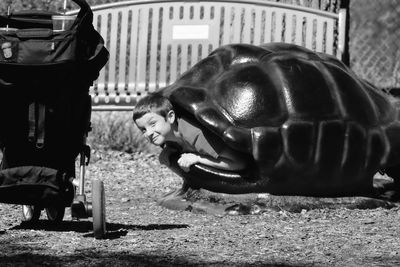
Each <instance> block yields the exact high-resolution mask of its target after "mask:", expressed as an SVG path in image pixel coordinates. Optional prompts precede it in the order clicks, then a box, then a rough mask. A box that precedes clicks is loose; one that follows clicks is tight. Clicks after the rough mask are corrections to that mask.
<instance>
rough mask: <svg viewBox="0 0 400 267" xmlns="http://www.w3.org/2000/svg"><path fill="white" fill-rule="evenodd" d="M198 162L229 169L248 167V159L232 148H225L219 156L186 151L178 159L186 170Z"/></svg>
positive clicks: (236, 169) (235, 169)
mask: <svg viewBox="0 0 400 267" xmlns="http://www.w3.org/2000/svg"><path fill="white" fill-rule="evenodd" d="M196 163H200V164H204V165H206V166H210V167H214V168H217V169H222V170H229V171H238V170H243V169H244V168H245V167H246V160H245V159H244V158H242V157H241V156H240V154H238V153H237V152H234V151H232V150H231V149H223V150H222V151H221V152H220V153H219V156H218V157H217V158H213V157H210V156H207V155H201V154H193V153H184V154H182V155H181V157H180V158H179V160H178V164H179V166H180V167H181V168H182V169H183V170H184V171H189V168H190V166H191V165H193V164H196Z"/></svg>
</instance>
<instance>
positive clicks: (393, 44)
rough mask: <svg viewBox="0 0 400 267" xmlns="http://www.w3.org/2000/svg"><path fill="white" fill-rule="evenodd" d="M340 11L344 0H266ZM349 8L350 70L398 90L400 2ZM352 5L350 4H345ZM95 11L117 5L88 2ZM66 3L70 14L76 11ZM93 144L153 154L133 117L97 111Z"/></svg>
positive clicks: (12, 2)
mask: <svg viewBox="0 0 400 267" xmlns="http://www.w3.org/2000/svg"><path fill="white" fill-rule="evenodd" d="M265 1H274V2H283V3H290V4H296V5H301V6H307V7H312V8H317V9H321V10H326V11H331V12H338V10H339V5H340V1H331V0H265ZM341 1H346V3H348V4H349V11H350V12H349V15H350V23H349V39H348V47H349V49H348V51H349V58H348V61H349V65H350V67H351V68H352V70H353V71H354V72H355V73H356V74H357V75H358V76H360V77H361V78H363V79H366V80H368V81H369V82H371V83H372V84H374V85H376V86H377V87H379V88H382V89H392V88H398V89H400V1H399V0H379V1H377V0H341ZM347 1H349V2H347ZM87 2H88V3H89V4H90V5H91V6H93V5H98V4H105V3H110V2H119V1H118V0H87ZM63 4H64V0H53V1H51V0H1V1H0V13H2V14H7V10H8V7H10V10H11V12H14V11H19V10H32V9H36V10H49V11H54V12H61V13H62V12H64V11H65V10H64V5H63ZM76 8H77V6H76V5H75V4H74V3H73V2H72V1H67V5H66V10H72V9H76ZM92 124H93V130H92V132H91V133H90V136H89V140H88V141H89V144H90V145H91V146H92V148H95V149H113V150H119V151H125V152H129V153H132V152H135V151H140V152H145V153H154V152H157V151H158V149H156V148H154V147H152V146H150V145H149V144H148V142H146V140H144V139H143V138H142V137H141V134H140V133H139V132H138V131H137V129H136V128H135V127H134V125H133V123H132V121H131V117H130V112H121V111H113V112H93V114H92Z"/></svg>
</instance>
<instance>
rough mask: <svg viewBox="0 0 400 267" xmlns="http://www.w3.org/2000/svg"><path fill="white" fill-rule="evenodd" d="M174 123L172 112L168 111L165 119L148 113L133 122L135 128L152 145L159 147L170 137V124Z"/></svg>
mask: <svg viewBox="0 0 400 267" xmlns="http://www.w3.org/2000/svg"><path fill="white" fill-rule="evenodd" d="M174 121H175V113H174V111H172V110H171V111H169V112H168V115H167V118H164V117H163V116H161V115H159V114H157V113H154V112H150V113H146V114H144V115H143V116H142V117H140V118H139V119H137V120H136V121H135V123H136V125H137V127H138V128H139V129H140V130H141V131H142V133H143V134H144V135H145V136H146V137H147V138H148V139H149V140H150V142H151V143H152V144H154V145H157V146H161V145H163V144H164V143H165V141H167V140H168V139H169V138H170V137H171V136H172V135H173V133H172V126H171V125H172V124H173V122H174Z"/></svg>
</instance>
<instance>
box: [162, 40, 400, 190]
mask: <svg viewBox="0 0 400 267" xmlns="http://www.w3.org/2000/svg"><path fill="white" fill-rule="evenodd" d="M160 92H161V93H162V94H163V95H164V96H167V97H168V98H169V99H170V100H171V102H172V104H173V105H174V108H176V109H177V113H178V114H181V116H183V117H186V118H187V119H189V120H195V121H197V122H199V123H200V124H201V125H202V126H203V128H204V131H209V132H211V133H213V134H214V135H215V138H219V139H221V142H225V143H226V145H228V146H230V147H232V148H234V149H236V150H238V151H241V152H243V153H244V155H247V157H248V159H249V161H250V163H249V167H248V169H247V170H245V171H244V172H241V173H235V172H230V171H221V170H215V169H212V168H209V167H206V166H202V165H194V166H192V168H191V169H190V171H189V172H183V171H182V170H180V168H179V167H178V166H177V164H176V159H177V157H176V155H175V156H172V157H171V161H172V162H173V164H172V165H173V166H172V169H173V170H174V171H175V172H177V173H178V174H179V175H180V176H182V177H183V179H184V181H185V183H184V184H185V186H187V187H191V188H203V189H207V190H210V191H213V192H221V193H228V194H242V193H254V192H265V193H271V194H276V195H302V196H321V197H334V196H335V197H336V196H354V195H370V194H371V193H372V192H373V186H372V183H373V176H374V174H375V173H376V172H377V171H378V170H382V169H383V168H388V169H389V167H390V166H396V164H398V163H400V157H399V155H398V153H399V151H400V140H399V139H400V138H398V135H399V134H400V123H399V121H398V110H397V108H396V106H395V104H394V101H395V98H394V97H391V96H390V95H388V94H385V93H384V92H382V91H381V90H378V89H377V88H375V87H374V86H373V85H371V84H369V83H367V82H366V81H363V80H362V79H360V78H358V77H357V76H356V75H355V74H354V73H353V72H352V71H351V70H350V69H349V68H348V67H347V66H346V65H344V64H343V63H342V62H341V61H339V60H337V59H336V58H334V57H332V56H328V55H325V54H322V53H315V52H312V51H310V50H308V49H305V48H303V47H300V46H296V45H291V44H283V43H270V44H265V45H261V46H252V45H247V44H232V45H226V46H223V47H220V48H218V49H216V50H215V51H213V52H212V53H211V54H210V55H209V56H208V57H207V58H205V59H203V60H201V61H200V62H199V63H197V64H196V65H194V66H193V67H192V68H191V69H190V70H188V71H187V72H186V73H184V74H183V75H182V76H181V77H180V78H179V79H178V80H177V81H176V82H175V83H173V84H172V85H170V86H168V87H166V88H162V89H161V90H160ZM394 178H395V177H394Z"/></svg>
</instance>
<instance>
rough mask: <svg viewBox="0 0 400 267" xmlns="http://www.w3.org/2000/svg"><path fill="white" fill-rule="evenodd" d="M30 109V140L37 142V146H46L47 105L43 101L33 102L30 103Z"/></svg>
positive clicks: (39, 147)
mask: <svg viewBox="0 0 400 267" xmlns="http://www.w3.org/2000/svg"><path fill="white" fill-rule="evenodd" d="M28 110H29V115H28V120H29V131H28V140H29V142H31V143H33V142H36V148H38V149H41V148H43V147H44V138H45V129H46V106H45V105H43V104H41V103H37V102H32V103H30V104H29V108H28Z"/></svg>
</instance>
